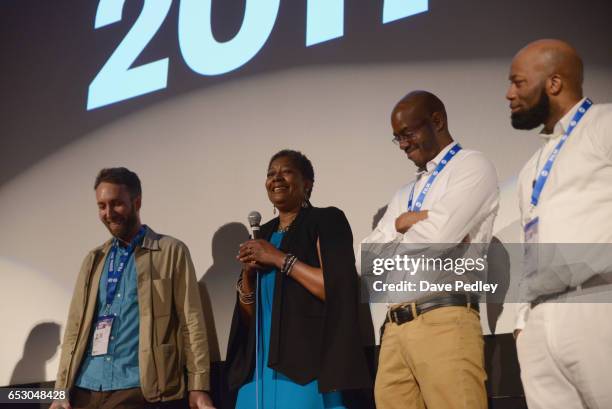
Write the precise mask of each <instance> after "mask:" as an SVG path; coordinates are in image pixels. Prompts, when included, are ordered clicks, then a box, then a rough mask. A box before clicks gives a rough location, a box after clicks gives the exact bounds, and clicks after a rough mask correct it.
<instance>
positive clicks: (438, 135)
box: [361, 91, 499, 409]
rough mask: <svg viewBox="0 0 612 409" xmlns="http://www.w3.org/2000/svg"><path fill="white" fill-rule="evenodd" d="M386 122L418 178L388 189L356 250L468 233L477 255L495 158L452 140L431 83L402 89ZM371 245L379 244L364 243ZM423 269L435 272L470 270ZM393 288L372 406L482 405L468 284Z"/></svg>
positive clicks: (491, 202)
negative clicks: (454, 288)
mask: <svg viewBox="0 0 612 409" xmlns="http://www.w3.org/2000/svg"><path fill="white" fill-rule="evenodd" d="M391 126H392V128H393V135H394V138H393V141H394V142H395V143H396V144H397V145H398V146H399V148H400V150H401V151H402V152H403V153H405V155H406V156H407V157H408V159H410V160H411V161H412V162H414V164H415V165H416V166H417V168H418V170H417V174H416V181H413V182H410V183H409V184H407V185H406V186H404V187H402V188H401V189H399V190H398V191H397V193H396V194H395V196H394V197H393V198H392V199H391V202H390V203H389V206H388V207H387V210H386V212H385V214H384V216H383V217H382V219H381V220H380V222H379V223H378V225H377V226H376V228H375V229H374V231H373V232H372V233H371V234H370V235H369V236H368V237H366V238H365V239H364V240H363V241H362V248H361V251H362V252H364V253H363V254H367V253H368V252H373V253H376V254H375V255H374V257H380V255H381V254H383V253H384V252H387V251H389V249H397V248H399V246H397V245H398V244H399V245H401V248H402V250H401V251H404V249H406V248H407V247H419V248H422V249H427V251H434V252H436V251H438V250H437V248H438V247H440V246H441V247H445V249H448V248H451V249H452V248H456V247H457V246H458V245H459V244H460V243H474V244H473V245H472V244H470V245H467V246H464V247H467V248H468V250H471V251H472V252H474V253H476V254H473V256H474V258H478V257H483V256H484V251H486V247H487V245H488V243H489V242H490V240H491V236H492V229H493V221H494V220H495V216H496V214H497V209H498V196H499V195H498V187H497V173H496V171H495V168H494V166H493V164H492V163H491V162H490V161H489V160H488V159H487V158H485V157H484V155H483V154H482V153H480V152H477V151H474V150H471V149H462V148H461V146H460V145H459V144H458V143H456V142H454V141H453V138H452V136H451V134H450V132H449V130H448V122H447V115H446V109H445V107H444V104H443V103H442V101H440V99H439V98H438V97H436V96H435V95H433V94H432V93H430V92H427V91H414V92H411V93H409V94H408V95H406V96H405V97H404V98H402V99H401V100H400V101H399V102H398V103H397V104H396V105H395V107H394V109H393V112H392V114H391ZM477 243H480V244H477ZM378 246H379V247H380V252H377V250H371V249H373V248H376V247H378ZM391 251H393V250H391ZM408 251H410V250H408ZM428 254H430V253H428ZM366 257H368V256H366ZM391 257H393V255H391ZM416 257H417V258H418V257H419V256H416ZM385 258H388V257H385ZM363 267H364V265H363V264H362V272H363V271H364V270H363ZM366 268H368V267H366ZM425 273H426V274H427V275H428V276H427V277H428V279H434V277H437V278H438V279H439V280H441V281H442V282H443V280H448V279H451V280H453V282H454V281H459V280H463V279H464V277H466V276H467V274H466V275H465V276H459V275H456V274H455V272H454V271H450V272H447V273H446V275H445V274H443V273H440V272H438V271H426V272H425ZM405 278H407V276H405ZM402 279H404V278H402ZM413 282H414V281H413ZM399 297H400V299H396V300H394V303H393V304H392V305H390V306H389V310H388V314H387V320H386V321H385V324H384V334H383V335H382V338H381V350H380V357H379V365H378V372H377V374H376V384H375V398H376V407H377V408H378V409H400V408H401V409H424V408H425V407H427V408H428V409H465V408H470V409H484V408H486V407H487V394H486V390H485V380H486V373H485V369H484V348H483V346H484V343H483V337H482V329H481V326H480V317H479V313H478V311H479V304H478V298H477V297H476V296H475V295H474V294H470V293H465V292H460V293H457V292H436V293H434V294H431V293H430V294H425V295H424V294H419V293H402V294H400V295H399Z"/></svg>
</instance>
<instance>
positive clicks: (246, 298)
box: [236, 274, 255, 305]
mask: <svg viewBox="0 0 612 409" xmlns="http://www.w3.org/2000/svg"><path fill="white" fill-rule="evenodd" d="M242 281H243V280H242V274H240V278H238V282H237V283H236V291H238V299H239V300H240V302H241V303H242V304H245V305H250V304H254V303H255V291H252V292H250V293H245V292H244V290H243V289H242Z"/></svg>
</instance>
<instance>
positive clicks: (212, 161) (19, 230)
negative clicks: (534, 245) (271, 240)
mask: <svg viewBox="0 0 612 409" xmlns="http://www.w3.org/2000/svg"><path fill="white" fill-rule="evenodd" d="M610 9H611V7H610V5H609V2H607V1H583V2H559V1H557V0H540V1H533V0H514V1H491V0H466V1H456V0H431V1H427V0H377V1H371V0H353V1H346V2H345V1H343V0H305V1H288V0H223V1H212V2H211V0H182V1H176V0H175V1H172V0H144V1H142V0H140V1H137V0H134V1H131V0H130V1H122V0H101V1H99V2H94V1H89V2H85V1H81V0H60V1H48V0H5V1H3V3H2V6H1V13H0V20H1V21H0V23H1V24H0V44H1V47H0V50H1V51H2V64H1V69H0V70H1V75H0V85H1V86H0V90H1V92H2V99H3V104H2V106H3V108H2V109H1V110H0V115H1V118H0V138H1V141H0V155H1V157H0V209H1V212H0V226H1V231H2V234H1V235H0V275H1V277H2V286H1V287H0V306H1V311H2V313H3V323H4V325H3V328H4V330H3V331H2V337H1V341H0V385H6V384H16V383H26V382H35V381H41V380H49V379H54V377H55V371H56V368H57V360H58V354H57V349H58V347H59V342H60V336H61V334H62V332H63V328H64V325H65V319H66V315H67V310H68V304H69V302H70V297H71V293H72V289H73V286H74V282H75V278H76V274H77V272H78V269H79V266H80V264H81V260H82V259H83V257H84V256H85V254H86V252H87V251H88V250H90V249H91V248H93V247H95V246H97V245H99V244H100V243H102V242H103V241H105V240H106V239H108V233H107V231H106V229H105V228H104V227H103V226H102V224H101V223H100V222H99V221H98V219H97V208H96V204H95V198H94V191H93V182H94V177H95V175H96V173H97V172H98V171H99V169H100V168H102V167H108V166H127V167H128V168H130V169H132V170H134V171H136V172H137V173H138V174H139V176H140V177H141V179H142V182H143V206H142V220H143V221H144V222H145V223H147V224H149V225H150V226H151V227H152V228H153V229H155V230H157V231H159V232H163V233H166V234H170V235H173V236H176V237H178V238H180V239H181V240H183V241H184V242H186V243H187V245H188V246H189V248H190V250H191V254H192V256H193V259H194V262H195V265H196V267H197V271H198V279H199V280H200V283H201V287H202V294H203V296H204V304H205V309H206V311H207V314H208V317H209V329H210V333H211V343H212V348H213V359H215V360H220V359H224V356H225V348H226V343H227V337H228V330H229V324H230V319H231V313H232V308H233V304H234V300H235V294H234V283H235V279H236V277H237V274H238V271H239V265H238V264H237V263H236V261H235V258H234V256H235V254H236V251H237V246H238V244H239V243H240V242H241V241H243V240H245V239H246V237H247V234H248V233H247V228H246V216H247V214H248V213H249V212H250V211H251V210H259V211H260V212H261V213H262V214H263V215H264V219H269V218H271V217H273V215H272V206H271V204H270V203H269V202H268V200H267V197H266V193H265V190H264V179H265V175H266V169H267V164H268V159H269V157H270V156H271V155H272V154H273V153H275V152H276V151H278V150H279V149H283V148H292V149H298V150H301V151H302V152H304V153H305V154H306V155H308V157H309V158H310V159H311V160H312V162H313V164H314V168H315V178H316V181H315V185H314V192H313V196H312V202H313V204H314V205H315V206H337V207H339V208H341V209H343V210H344V211H345V213H346V215H347V217H348V219H349V221H350V223H351V226H352V228H353V234H354V239H355V241H354V242H355V246H357V245H358V243H359V241H360V239H361V238H363V237H364V236H366V235H367V234H368V232H369V231H370V230H371V229H372V224H373V219H374V218H375V215H376V214H377V213H378V212H379V209H381V208H382V207H384V206H385V205H386V204H387V202H388V200H389V199H390V198H391V196H392V195H393V193H394V191H395V190H396V189H397V188H398V187H399V186H401V185H403V184H405V183H407V182H409V181H410V180H411V179H412V178H413V176H414V171H415V168H414V166H413V165H412V164H411V163H410V162H409V161H408V160H407V159H406V157H405V155H404V154H403V153H402V152H400V151H399V149H397V147H396V146H395V145H394V144H392V142H391V138H392V135H391V128H390V125H389V115H390V110H391V109H392V107H393V105H394V104H395V102H397V100H398V99H400V98H401V97H402V96H403V95H404V94H406V93H407V92H408V91H410V90H414V89H425V90H430V91H432V92H434V93H435V94H437V95H438V96H439V97H440V98H441V99H442V100H443V101H444V102H445V104H446V107H447V110H448V114H449V125H450V131H451V133H452V135H453V136H454V137H455V139H456V140H458V141H460V142H461V143H462V144H463V146H465V147H469V148H473V149H477V150H480V151H483V152H485V153H486V154H487V156H488V157H489V158H490V159H491V160H492V161H493V162H494V163H495V165H496V167H497V171H498V176H499V180H500V190H501V197H502V201H501V208H500V211H499V215H498V217H497V220H496V225H495V231H496V235H497V237H498V238H499V239H500V240H501V241H503V242H515V241H517V240H518V232H519V228H518V220H517V219H518V210H517V200H516V195H515V178H516V175H517V173H518V171H519V169H520V168H521V166H522V165H523V163H524V162H525V161H526V160H527V158H528V157H529V156H530V155H531V154H532V152H534V151H535V150H536V149H537V148H538V146H539V144H540V140H539V137H538V135H537V132H536V131H533V132H518V131H515V130H513V129H512V128H511V127H510V123H509V108H508V102H507V101H506V100H505V99H504V95H505V92H506V87H507V85H508V80H507V77H508V69H509V64H510V61H511V58H512V56H513V55H514V53H515V52H516V51H517V50H518V49H519V48H520V47H522V46H523V45H525V44H526V43H528V42H529V41H532V40H535V39H538V38H543V37H556V38H561V39H565V40H567V41H569V42H571V43H572V44H574V45H575V46H576V47H577V48H578V49H579V50H580V52H581V54H582V56H583V57H584V60H585V64H586V81H585V91H586V94H587V95H589V96H590V97H591V98H592V99H593V100H594V101H596V102H607V101H612V53H610V46H609V41H610V39H612V26H610V24H609V16H610V15H612V13H611V10H610ZM381 307H382V306H375V307H374V312H375V317H376V325H379V324H380V322H381V310H382V308H381ZM491 311H494V314H495V315H494V316H490V313H491ZM213 318H214V321H213ZM513 320H514V311H513V306H512V305H509V304H506V305H505V307H504V308H503V310H501V309H499V308H498V309H494V310H491V309H489V316H488V315H487V309H484V311H483V316H482V322H483V329H484V330H485V332H491V331H495V332H497V333H502V332H510V331H511V330H512V324H513Z"/></svg>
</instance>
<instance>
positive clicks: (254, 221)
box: [249, 210, 261, 227]
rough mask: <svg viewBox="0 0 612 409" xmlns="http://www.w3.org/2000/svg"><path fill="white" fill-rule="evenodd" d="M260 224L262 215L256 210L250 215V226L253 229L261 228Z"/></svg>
mask: <svg viewBox="0 0 612 409" xmlns="http://www.w3.org/2000/svg"><path fill="white" fill-rule="evenodd" d="M260 223H261V213H259V212H258V211H255V210H253V211H252V212H251V213H249V226H251V227H255V226H259V224H260Z"/></svg>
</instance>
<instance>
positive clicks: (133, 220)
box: [106, 203, 138, 243]
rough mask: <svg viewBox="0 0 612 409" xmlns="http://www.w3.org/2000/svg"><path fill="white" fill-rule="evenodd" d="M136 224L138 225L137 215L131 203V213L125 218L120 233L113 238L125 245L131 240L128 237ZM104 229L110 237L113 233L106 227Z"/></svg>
mask: <svg viewBox="0 0 612 409" xmlns="http://www.w3.org/2000/svg"><path fill="white" fill-rule="evenodd" d="M137 224H138V214H137V212H136V207H135V206H134V204H133V203H132V212H131V213H130V214H129V215H128V216H127V217H126V219H125V223H124V224H123V226H122V229H121V231H120V232H119V233H117V235H115V237H116V238H118V239H120V240H122V241H124V242H126V243H127V242H128V241H129V239H131V236H130V235H131V233H132V232H133V231H134V229H135V228H136V225H137ZM106 228H107V229H108V231H109V232H110V234H111V235H112V234H113V232H112V230H111V229H110V226H108V225H107V226H106Z"/></svg>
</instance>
